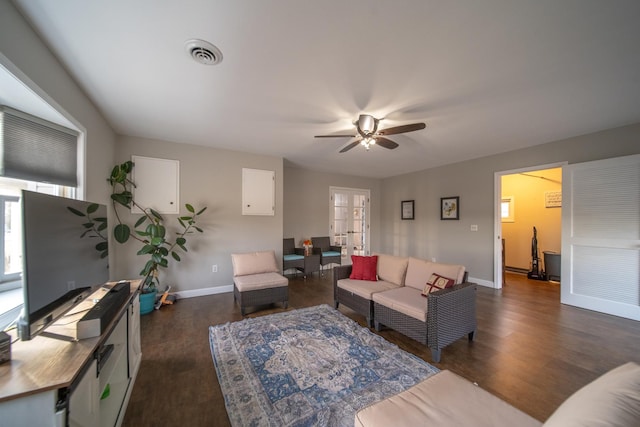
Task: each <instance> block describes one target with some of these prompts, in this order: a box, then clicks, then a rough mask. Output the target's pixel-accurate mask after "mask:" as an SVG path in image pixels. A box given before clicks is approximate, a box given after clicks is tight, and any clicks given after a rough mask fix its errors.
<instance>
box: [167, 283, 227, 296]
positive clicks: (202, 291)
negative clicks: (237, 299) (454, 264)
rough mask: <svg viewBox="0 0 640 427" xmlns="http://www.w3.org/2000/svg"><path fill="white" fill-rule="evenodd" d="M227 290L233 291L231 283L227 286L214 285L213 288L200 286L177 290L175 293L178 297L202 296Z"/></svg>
mask: <svg viewBox="0 0 640 427" xmlns="http://www.w3.org/2000/svg"><path fill="white" fill-rule="evenodd" d="M227 292H233V285H228V286H215V287H213V288H201V289H194V290H188V291H178V292H175V295H176V297H177V298H178V299H182V298H193V297H202V296H205V295H215V294H224V293H227Z"/></svg>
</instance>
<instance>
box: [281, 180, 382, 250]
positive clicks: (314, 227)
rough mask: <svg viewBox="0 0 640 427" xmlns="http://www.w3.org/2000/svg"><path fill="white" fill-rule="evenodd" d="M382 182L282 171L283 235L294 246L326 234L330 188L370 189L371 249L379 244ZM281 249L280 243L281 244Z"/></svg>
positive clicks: (327, 231) (376, 248)
mask: <svg viewBox="0 0 640 427" xmlns="http://www.w3.org/2000/svg"><path fill="white" fill-rule="evenodd" d="M380 185H381V180H379V179H373V178H362V177H357V176H350V175H339V174H327V173H322V172H314V171H310V170H305V169H299V168H293V167H285V168H284V215H283V218H284V230H283V231H284V234H283V237H293V238H294V239H295V243H296V246H297V247H300V246H301V241H302V240H303V239H305V238H310V237H315V236H328V235H329V232H330V230H329V215H330V205H331V204H330V200H329V187H332V186H333V187H346V188H358V189H365V190H370V194H371V212H370V215H371V223H370V226H371V247H370V249H371V250H372V251H376V250H378V246H379V244H380V229H381V222H380V203H381V195H380ZM280 246H282V242H280Z"/></svg>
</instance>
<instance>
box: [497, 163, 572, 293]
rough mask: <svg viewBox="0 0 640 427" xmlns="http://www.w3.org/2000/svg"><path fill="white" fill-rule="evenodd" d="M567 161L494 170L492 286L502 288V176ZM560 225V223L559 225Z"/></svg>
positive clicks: (560, 165) (555, 166) (545, 167)
mask: <svg viewBox="0 0 640 427" xmlns="http://www.w3.org/2000/svg"><path fill="white" fill-rule="evenodd" d="M568 164H569V162H567V161H563V162H557V163H547V164H544V165H538V166H528V167H526V168H518V169H510V170H506V171H499V172H494V174H493V197H494V200H493V235H494V240H493V287H494V288H495V289H502V218H501V216H500V211H501V210H500V204H501V203H502V177H503V176H504V175H515V174H518V173H522V172H533V171H537V170H542V169H554V168H563V167H564V166H566V165H568ZM561 227H562V225H561Z"/></svg>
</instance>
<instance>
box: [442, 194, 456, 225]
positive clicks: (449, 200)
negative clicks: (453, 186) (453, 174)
mask: <svg viewBox="0 0 640 427" xmlns="http://www.w3.org/2000/svg"><path fill="white" fill-rule="evenodd" d="M440 219H460V197H459V196H455V197H441V198H440Z"/></svg>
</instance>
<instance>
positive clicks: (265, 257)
mask: <svg viewBox="0 0 640 427" xmlns="http://www.w3.org/2000/svg"><path fill="white" fill-rule="evenodd" d="M231 263H232V264H233V276H234V277H237V276H246V275H249V274H260V273H275V272H278V271H279V269H278V263H277V262H276V253H275V252H274V251H261V252H249V253H242V254H231Z"/></svg>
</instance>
